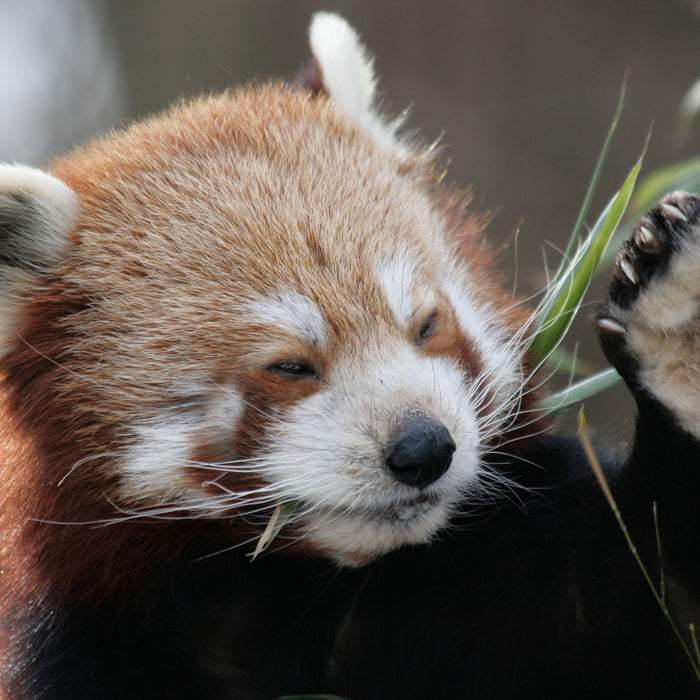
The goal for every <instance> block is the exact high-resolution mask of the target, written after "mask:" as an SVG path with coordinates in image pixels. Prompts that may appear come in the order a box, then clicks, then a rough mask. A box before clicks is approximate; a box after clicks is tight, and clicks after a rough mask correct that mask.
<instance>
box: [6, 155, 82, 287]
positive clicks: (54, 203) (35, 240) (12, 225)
mask: <svg viewBox="0 0 700 700" xmlns="http://www.w3.org/2000/svg"><path fill="white" fill-rule="evenodd" d="M77 215H78V197H77V195H76V194H75V192H73V190H72V189H71V188H70V187H68V185H66V184H64V183H63V182H61V181H60V180H58V179H57V178H55V177H53V176H51V175H49V174H48V173H45V172H43V171H41V170H37V169H35V168H29V167H26V166H24V165H6V164H0V265H1V266H3V267H9V268H17V269H21V270H26V271H28V272H38V273H42V272H45V271H46V270H47V268H48V267H49V266H50V265H51V264H53V263H54V262H56V261H57V260H58V259H59V258H60V257H61V255H62V253H63V251H64V249H65V246H66V236H67V233H68V230H69V229H70V227H71V226H72V225H73V223H74V221H75V219H76V217H77ZM1 275H2V272H0V276H1Z"/></svg>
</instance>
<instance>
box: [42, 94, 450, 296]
mask: <svg viewBox="0 0 700 700" xmlns="http://www.w3.org/2000/svg"><path fill="white" fill-rule="evenodd" d="M54 172H55V173H56V174H57V175H58V177H59V178H61V179H64V180H65V181H67V182H68V184H70V185H71V186H72V187H73V188H74V189H75V190H76V191H77V192H78V195H79V197H80V199H81V202H82V205H83V206H82V217H81V221H80V222H79V226H78V237H79V240H80V243H81V246H80V247H81V249H82V250H79V251H77V256H78V258H82V259H81V260H80V262H81V264H85V265H86V269H89V265H90V264H94V265H95V266H99V265H100V264H106V265H107V266H109V268H110V269H113V268H114V266H115V265H119V261H120V259H122V256H123V257H124V259H125V262H126V264H128V265H129V266H130V268H129V271H133V268H134V261H135V260H136V259H138V260H140V261H141V265H142V267H143V268H144V270H143V272H144V274H148V273H149V272H150V269H151V268H155V269H167V267H168V266H170V267H177V266H182V267H184V268H196V267H197V266H200V267H205V268H206V269H207V270H208V274H209V275H210V276H211V277H212V278H214V277H215V276H217V275H218V276H225V277H232V276H240V277H243V278H245V280H246V282H247V283H248V284H251V283H254V282H255V280H256V277H262V278H263V279H265V280H266V279H269V272H270V271H269V269H266V265H265V263H266V262H267V263H269V265H268V267H270V266H272V267H275V269H276V270H277V274H278V275H285V274H287V276H288V277H293V276H294V275H293V274H292V273H291V270H292V269H294V270H297V269H300V268H301V269H309V267H310V265H309V262H310V260H311V259H312V258H314V257H315V262H316V263H317V264H318V265H323V264H326V265H328V266H332V265H336V264H338V265H340V266H341V267H345V266H346V265H347V264H348V263H349V262H352V261H358V263H359V264H361V263H362V260H358V257H360V258H362V257H365V258H371V259H373V260H374V259H376V258H377V257H378V256H379V257H387V256H389V255H390V254H391V252H392V250H393V248H394V247H395V246H396V245H397V243H398V244H399V245H401V244H403V243H405V244H408V245H410V246H412V247H413V248H414V249H416V248H419V249H421V254H426V253H427V249H428V248H430V247H433V248H434V247H435V246H436V244H437V247H438V248H439V246H440V245H441V242H440V241H436V240H434V239H435V237H436V235H437V236H438V238H439V234H440V228H441V226H442V224H441V221H440V220H439V217H438V216H437V215H436V214H435V212H434V211H433V209H432V207H431V204H430V197H429V195H428V193H427V192H426V191H425V188H424V187H423V186H422V184H421V182H420V180H419V178H416V177H414V176H413V175H411V174H410V172H408V174H407V171H406V169H405V168H404V169H403V170H402V166H401V165H400V164H399V163H398V161H397V160H395V158H394V157H393V156H391V155H389V154H387V153H385V152H383V151H381V150H380V149H378V148H376V147H375V146H374V144H373V142H372V140H371V139H370V138H369V137H367V136H365V135H364V134H363V132H362V131H361V130H359V129H358V128H357V127H355V126H354V125H353V124H352V122H351V121H350V120H349V119H348V118H346V117H345V116H344V115H343V114H341V113H339V112H337V111H336V110H335V109H334V108H333V106H332V105H331V104H330V103H329V102H327V101H326V100H325V99H323V98H318V99H310V98H309V97H308V96H306V95H304V94H303V93H298V92H293V91H289V90H284V89H282V88H279V87H275V86H269V87H267V88H264V89H260V90H258V91H250V92H240V93H234V94H230V95H225V96H222V97H218V98H208V99H203V100H200V101H195V102H194V103H192V104H190V105H187V106H185V107H181V108H179V109H175V110H173V111H172V112H171V113H169V114H167V115H166V116H164V117H161V118H158V119H154V120H152V121H148V122H145V123H143V124H139V125H136V126H135V127H132V129H130V130H127V131H126V132H124V133H121V134H117V135H115V136H113V137H111V138H108V139H106V140H104V141H102V142H98V143H97V144H95V145H94V146H93V147H91V148H88V149H86V150H84V151H82V152H79V153H77V154H76V155H74V156H73V157H72V158H68V159H66V160H64V161H63V162H60V163H58V164H57V165H56V167H55V170H54ZM434 252H435V251H433V253H432V254H433V255H434ZM130 255H131V257H132V258H133V260H129V256H130ZM285 265H286V266H287V267H289V268H290V272H289V273H286V272H285V270H284V266H285Z"/></svg>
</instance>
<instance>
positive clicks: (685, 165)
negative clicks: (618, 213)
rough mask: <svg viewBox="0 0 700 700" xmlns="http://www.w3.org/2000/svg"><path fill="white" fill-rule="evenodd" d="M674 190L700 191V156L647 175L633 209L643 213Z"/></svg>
mask: <svg viewBox="0 0 700 700" xmlns="http://www.w3.org/2000/svg"><path fill="white" fill-rule="evenodd" d="M673 190H687V191H688V192H695V193H696V194H697V193H698V192H700V156H695V157H694V158H688V159H686V160H681V161H679V162H677V163H674V164H673V165H669V166H667V167H665V168H659V169H658V170H655V171H654V172H652V173H651V174H650V175H648V176H647V177H645V178H644V179H643V180H642V181H641V182H640V183H639V187H638V188H637V191H636V193H635V195H634V198H633V199H632V204H631V208H632V211H633V212H635V213H636V214H642V213H643V212H645V211H647V209H650V208H651V207H653V206H654V205H655V204H656V202H658V200H659V199H660V198H661V197H662V196H663V195H664V194H666V192H672V191H673Z"/></svg>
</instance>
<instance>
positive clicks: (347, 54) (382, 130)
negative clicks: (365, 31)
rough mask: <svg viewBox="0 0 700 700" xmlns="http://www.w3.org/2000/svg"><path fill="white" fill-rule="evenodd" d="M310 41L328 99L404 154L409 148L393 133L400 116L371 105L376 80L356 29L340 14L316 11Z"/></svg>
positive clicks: (380, 142)
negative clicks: (389, 116)
mask: <svg viewBox="0 0 700 700" xmlns="http://www.w3.org/2000/svg"><path fill="white" fill-rule="evenodd" d="M309 43H310V44H311V51H312V53H313V55H314V57H315V58H316V60H317V61H318V63H319V67H320V69H321V74H322V77H323V85H324V87H325V89H326V92H327V93H328V95H329V97H330V98H331V101H332V102H333V103H334V104H335V105H336V106H337V107H338V108H339V109H341V110H342V111H343V112H345V113H346V114H347V115H348V116H349V117H351V118H352V119H354V120H355V121H356V122H357V123H358V124H359V125H360V126H361V127H362V128H364V129H365V130H366V131H367V132H369V134H370V136H372V138H374V140H375V141H376V142H377V144H378V145H379V146H380V147H382V148H384V149H386V150H389V151H391V152H393V153H394V154H396V155H399V156H404V155H406V154H407V153H408V149H407V148H406V146H405V144H404V143H402V142H401V141H400V139H398V138H397V136H396V130H397V129H398V127H399V126H400V123H401V120H400V119H398V120H394V121H391V122H387V121H385V120H384V119H383V118H382V117H381V115H380V114H379V113H378V112H377V110H376V109H375V107H374V94H375V88H376V84H377V80H376V78H375V76H374V69H373V66H372V64H373V60H372V58H370V56H369V55H368V54H367V51H366V49H365V47H364V46H363V45H362V43H361V42H360V38H359V37H358V35H357V32H356V31H355V30H354V29H353V28H352V27H351V26H350V25H349V24H348V23H347V22H346V21H345V20H344V19H343V18H342V17H339V16H338V15H335V14H332V13H329V12H319V13H317V14H315V15H314V17H313V19H312V20H311V25H310V27H309Z"/></svg>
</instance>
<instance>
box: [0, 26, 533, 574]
mask: <svg viewBox="0 0 700 700" xmlns="http://www.w3.org/2000/svg"><path fill="white" fill-rule="evenodd" d="M311 45H312V49H313V51H314V55H315V58H316V60H317V62H318V67H319V69H320V76H321V78H322V82H323V88H324V92H323V94H320V95H310V94H309V93H308V92H306V91H303V90H300V89H291V88H286V87H283V86H281V85H274V84H273V85H267V86H264V87H260V88H254V89H247V90H246V89H241V90H235V91H231V92H229V93H226V94H224V95H221V96H217V97H205V98H202V99H197V100H194V101H192V102H188V103H185V104H182V105H180V106H177V107H175V108H174V109H172V110H171V111H169V112H168V113H166V114H164V115H162V116H159V117H156V118H153V119H150V120H148V121H144V122H142V123H139V124H136V125H134V126H132V127H130V128H129V129H127V130H126V131H124V132H120V133H115V134H113V135H111V136H108V137H106V138H105V139H103V140H102V141H99V142H97V143H95V144H93V145H91V146H89V147H88V148H86V149H84V150H82V151H79V152H77V153H75V154H73V155H71V156H69V157H67V158H65V159H63V160H61V161H59V162H57V163H55V164H54V166H53V168H52V170H51V175H48V174H44V173H39V172H37V171H32V170H29V169H26V168H16V167H13V166H5V167H4V168H2V169H0V214H2V216H3V217H4V218H3V219H2V223H1V224H0V231H2V240H1V245H2V247H1V249H0V250H2V252H1V253H0V264H1V266H0V287H1V288H2V289H3V291H4V292H5V293H4V296H3V300H2V302H0V305H1V306H0V323H1V324H2V326H1V327H0V330H1V333H2V335H1V336H0V340H1V341H2V343H1V346H0V349H1V350H2V351H3V353H4V355H3V359H2V364H3V372H4V380H3V381H4V386H5V396H6V398H5V409H4V410H5V412H6V414H7V415H8V416H10V417H11V419H12V423H13V430H15V431H16V432H19V433H21V434H23V435H24V436H25V438H26V439H27V440H28V441H29V442H31V444H32V449H31V454H32V457H31V459H30V460H29V462H31V465H32V467H31V469H32V470H33V472H32V474H33V475H32V477H31V482H32V486H31V493H30V489H29V487H27V490H26V494H27V498H26V504H25V506H24V510H23V513H24V515H28V516H29V517H32V518H36V520H38V521H39V522H40V523H41V522H44V523H46V526H48V522H49V521H51V522H54V523H55V522H61V523H72V524H73V530H71V532H70V537H72V538H73V539H74V540H75V539H76V528H77V529H79V528H80V524H81V523H83V524H85V527H86V528H87V527H88V526H91V527H92V529H91V532H92V533H94V532H95V527H94V525H95V523H100V524H106V527H104V528H102V530H101V532H104V533H106V534H105V535H104V539H105V542H108V541H109V539H110V537H111V535H110V534H109V533H111V532H112V529H113V528H115V527H122V526H124V527H125V526H126V523H127V522H128V523H130V524H132V525H133V524H134V523H139V522H143V521H144V520H153V519H166V520H168V519H173V520H177V521H179V522H182V521H187V522H191V523H198V522H206V523H208V524H209V525H212V526H213V527H216V529H217V532H218V533H219V534H220V535H221V537H222V539H224V540H227V539H228V540H229V541H230V542H231V544H232V545H245V549H244V551H248V552H249V551H251V549H252V545H251V544H250V542H251V541H253V540H254V539H256V538H257V537H259V536H260V533H261V532H262V531H263V529H264V528H265V525H266V523H267V521H268V520H269V518H270V515H271V513H272V512H273V511H274V509H275V508H276V507H277V506H279V505H280V504H293V513H292V515H291V517H290V519H289V521H288V522H287V524H286V525H285V526H284V528H283V530H282V532H281V533H280V539H279V542H280V544H287V545H290V546H293V547H295V548H300V549H303V550H307V551H313V552H315V553H320V554H322V555H325V556H328V557H330V558H332V559H334V560H335V561H338V562H341V563H349V564H360V563H364V562H366V561H369V560H371V559H372V558H374V557H376V556H378V555H380V554H382V553H384V552H387V551H389V550H391V549H394V548H396V547H399V546H401V545H404V544H407V543H416V542H425V541H427V540H429V539H430V538H431V537H432V536H433V535H434V534H435V533H436V532H437V531H438V530H439V529H440V528H442V527H444V526H445V525H446V524H447V523H448V520H449V518H450V514H451V512H452V511H453V509H454V508H455V506H456V504H457V503H458V502H461V501H463V500H464V498H465V496H466V497H468V496H469V495H470V494H474V495H478V494H479V493H480V490H481V489H482V487H483V485H484V484H483V482H484V479H485V475H486V471H485V468H484V457H485V454H486V452H487V451H488V450H489V449H490V447H492V446H493V444H494V442H495V441H497V440H498V439H500V438H501V437H502V436H503V435H505V434H506V433H507V432H508V431H509V430H510V429H511V428H512V427H513V425H514V424H515V423H517V421H518V415H519V412H520V411H521V399H522V387H523V382H524V379H523V369H522V365H523V335H524V333H525V330H524V328H525V323H524V321H525V319H524V318H523V317H522V315H521V314H520V313H519V312H516V311H514V310H513V308H512V306H513V304H512V301H511V300H510V298H509V297H508V296H507V295H505V294H503V293H502V292H501V291H500V290H499V289H498V287H497V284H496V283H495V282H494V276H493V271H492V269H491V262H490V258H489V256H488V253H487V251H486V249H485V248H484V244H483V242H482V241H481V239H480V222H479V219H478V218H476V217H471V218H470V217H466V216H464V215H463V214H462V213H461V208H462V207H463V204H464V202H463V200H457V199H455V196H454V195H453V194H452V193H445V192H443V191H442V190H441V189H440V187H439V186H438V184H437V181H438V178H437V177H436V176H435V174H434V173H433V165H432V163H431V159H430V155H429V153H428V152H427V151H424V150H422V149H421V148H418V147H415V146H413V145H411V144H410V143H408V142H406V141H404V140H402V139H400V138H399V137H398V136H397V134H396V129H397V126H398V124H397V123H392V122H388V121H387V120H385V119H384V118H383V117H382V116H381V115H380V114H378V113H377V111H376V110H375V109H374V84H375V79H374V76H373V73H372V66H371V61H369V59H368V58H367V56H366V55H365V52H364V50H363V48H362V47H361V46H360V44H359V42H358V39H357V37H356V35H355V33H354V32H353V30H352V29H350V28H349V27H348V26H347V25H346V24H345V23H344V22H343V21H342V20H341V19H339V18H338V17H336V16H333V15H328V14H321V15H317V16H316V18H315V19H314V22H313V24H312V27H311ZM7 222H9V223H7ZM8 449H9V448H7V447H5V450H6V451H7V450H8ZM15 478H16V477H15ZM24 478H27V474H26V473H25V474H24ZM111 522H114V523H115V524H114V525H109V523H111ZM39 526H40V525H39ZM56 527H59V526H56ZM91 536H93V537H95V538H99V536H100V535H99V528H98V534H97V535H91ZM78 539H79V538H78ZM93 541H97V540H93ZM120 546H122V547H123V548H126V545H124V543H122V544H121V545H120Z"/></svg>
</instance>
